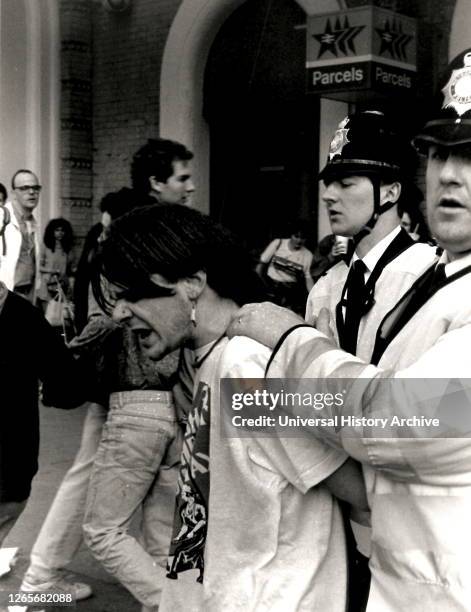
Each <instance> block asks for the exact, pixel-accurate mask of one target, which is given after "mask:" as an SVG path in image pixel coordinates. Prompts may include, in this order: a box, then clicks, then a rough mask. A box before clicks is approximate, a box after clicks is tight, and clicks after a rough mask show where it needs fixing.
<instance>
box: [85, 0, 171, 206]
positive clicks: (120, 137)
mask: <svg viewBox="0 0 471 612" xmlns="http://www.w3.org/2000/svg"><path fill="white" fill-rule="evenodd" d="M180 3H181V0H131V7H130V9H129V11H127V12H124V13H112V12H109V11H107V10H106V9H104V8H103V6H102V3H101V2H99V1H95V2H94V6H93V41H94V46H93V58H94V63H93V139H94V142H93V145H94V148H93V185H94V188H93V198H94V208H95V209H96V204H97V203H98V202H99V201H100V199H101V197H102V196H103V195H104V194H105V193H107V192H108V191H114V190H116V189H119V188H120V187H122V186H124V185H129V182H130V162H131V158H132V155H133V153H134V152H135V151H136V150H137V149H138V148H139V147H140V146H141V145H142V144H144V143H145V142H146V140H147V138H149V137H155V136H157V135H158V132H159V87H160V68H161V63H162V55H163V51H164V46H165V42H166V39H167V36H168V32H169V30H170V26H171V24H172V21H173V19H174V17H175V14H176V12H177V9H178V7H179V5H180Z"/></svg>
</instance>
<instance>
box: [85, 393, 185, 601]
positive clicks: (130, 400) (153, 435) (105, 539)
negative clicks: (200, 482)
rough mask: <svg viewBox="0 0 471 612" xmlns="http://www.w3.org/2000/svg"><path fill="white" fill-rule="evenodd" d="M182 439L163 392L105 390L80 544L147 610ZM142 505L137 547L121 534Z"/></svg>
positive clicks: (162, 559) (159, 574)
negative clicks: (107, 394) (107, 395)
mask: <svg viewBox="0 0 471 612" xmlns="http://www.w3.org/2000/svg"><path fill="white" fill-rule="evenodd" d="M181 444H182V437H181V435H180V433H179V426H178V424H177V421H176V416H175V409H174V404H173V400H172V394H171V393H170V392H166V391H124V392H119V393H113V394H112V395H111V397H110V412H109V415H108V420H107V422H106V424H105V426H104V428H103V435H102V439H101V442H100V445H99V448H98V452H97V455H96V459H95V465H94V468H93V472H92V476H91V479H90V485H89V492H88V499H87V506H86V511H85V522H84V534H85V542H86V543H87V545H88V546H89V547H90V550H91V552H92V554H93V555H94V557H95V558H96V559H97V560H98V561H100V562H101V563H102V564H103V566H104V567H105V569H106V570H107V571H108V572H110V574H112V575H113V576H115V577H116V578H118V580H119V581H120V582H121V583H122V584H123V585H124V586H125V587H126V588H127V589H128V590H129V591H130V592H131V593H132V594H133V595H134V597H136V599H138V600H139V601H140V602H141V603H142V604H143V605H144V606H146V609H148V610H157V607H158V605H159V602H160V596H161V592H162V586H163V581H164V580H165V570H166V562H167V555H168V551H169V544H170V537H171V528H172V524H173V514H174V506H175V493H176V482H177V475H178V468H179V463H180V452H181ZM141 506H142V535H143V540H144V545H141V544H140V543H139V542H138V541H137V540H136V539H135V538H134V537H133V536H132V535H131V534H130V533H129V532H128V529H129V527H130V525H131V522H132V519H133V516H134V515H135V513H136V511H137V510H138V509H139V508H141Z"/></svg>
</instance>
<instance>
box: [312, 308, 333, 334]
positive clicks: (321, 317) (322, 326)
mask: <svg viewBox="0 0 471 612" xmlns="http://www.w3.org/2000/svg"><path fill="white" fill-rule="evenodd" d="M312 325H313V326H314V327H315V328H316V329H317V331H320V332H322V333H323V334H325V335H326V336H327V337H328V338H332V330H331V329H330V312H329V309H328V308H325V307H324V308H321V309H320V311H319V314H318V315H317V319H316V320H315V321H313V323H312Z"/></svg>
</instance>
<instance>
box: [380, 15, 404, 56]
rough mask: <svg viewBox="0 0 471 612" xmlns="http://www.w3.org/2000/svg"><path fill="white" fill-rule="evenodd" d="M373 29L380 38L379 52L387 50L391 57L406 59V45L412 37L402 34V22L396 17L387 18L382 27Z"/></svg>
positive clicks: (381, 53)
mask: <svg viewBox="0 0 471 612" xmlns="http://www.w3.org/2000/svg"><path fill="white" fill-rule="evenodd" d="M375 29H376V32H377V33H378V34H379V37H380V38H381V48H380V50H379V54H380V55H384V54H385V53H386V52H388V53H389V54H390V55H391V57H392V58H393V59H398V60H403V61H405V60H406V59H407V53H406V47H407V45H408V44H409V43H410V41H411V40H412V38H413V37H412V36H411V35H410V34H404V32H403V30H402V23H401V22H400V21H397V19H392V20H389V19H387V20H386V22H385V24H384V28H383V29H381V28H375Z"/></svg>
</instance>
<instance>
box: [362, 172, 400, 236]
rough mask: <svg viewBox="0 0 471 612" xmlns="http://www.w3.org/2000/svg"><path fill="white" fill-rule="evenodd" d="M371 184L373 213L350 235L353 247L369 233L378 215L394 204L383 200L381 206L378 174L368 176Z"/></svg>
mask: <svg viewBox="0 0 471 612" xmlns="http://www.w3.org/2000/svg"><path fill="white" fill-rule="evenodd" d="M369 179H370V181H371V184H372V185H373V214H372V215H371V217H370V218H369V219H368V221H367V222H366V223H365V225H364V226H363V227H362V228H361V230H360V231H359V232H358V233H357V234H355V236H353V237H352V241H353V245H354V248H356V247H357V245H358V244H359V243H360V242H361V241H362V240H363V238H365V236H368V234H370V233H371V231H372V230H373V228H374V226H375V225H376V222H377V221H378V217H379V216H380V215H382V214H383V213H385V212H386V211H388V210H389V209H391V208H392V207H393V206H395V204H396V202H390V201H388V202H385V203H384V204H383V205H382V206H381V192H380V187H381V179H380V178H379V176H370V177H369Z"/></svg>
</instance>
